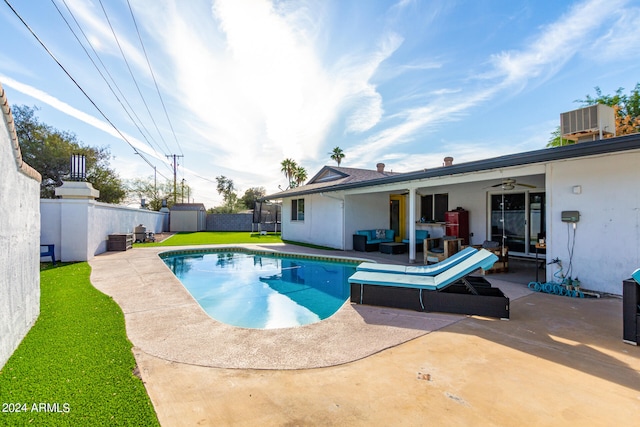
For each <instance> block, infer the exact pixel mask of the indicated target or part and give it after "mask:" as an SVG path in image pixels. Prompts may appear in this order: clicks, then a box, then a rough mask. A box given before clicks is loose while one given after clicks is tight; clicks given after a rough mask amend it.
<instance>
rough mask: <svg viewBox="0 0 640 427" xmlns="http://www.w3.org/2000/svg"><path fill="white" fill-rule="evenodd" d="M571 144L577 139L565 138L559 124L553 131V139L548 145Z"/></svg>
mask: <svg viewBox="0 0 640 427" xmlns="http://www.w3.org/2000/svg"><path fill="white" fill-rule="evenodd" d="M569 144H575V141H572V140H570V139H564V138H563V137H562V135H560V126H558V127H556V130H554V131H553V132H551V139H550V140H549V142H548V143H547V147H561V146H563V145H569Z"/></svg>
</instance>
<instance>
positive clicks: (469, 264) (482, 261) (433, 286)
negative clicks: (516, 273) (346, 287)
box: [349, 249, 498, 293]
mask: <svg viewBox="0 0 640 427" xmlns="http://www.w3.org/2000/svg"><path fill="white" fill-rule="evenodd" d="M497 260H498V257H497V256H496V255H494V254H492V253H491V252H489V251H487V250H486V249H480V250H479V251H477V252H476V253H474V254H472V255H471V256H469V257H468V258H466V259H464V260H462V261H461V262H459V263H457V264H454V265H452V266H450V267H449V268H447V269H445V270H444V271H441V272H440V273H438V274H437V275H435V276H425V275H416V274H399V273H386V272H378V271H356V272H355V273H354V274H353V275H352V276H351V277H349V283H358V284H366V285H379V286H393V287H403V288H416V289H423V290H427V291H438V290H441V289H443V288H445V287H447V286H449V285H451V284H453V283H455V282H457V281H458V280H460V279H463V278H464V277H465V276H468V275H469V274H471V273H473V272H474V271H476V270H478V269H480V268H481V269H483V270H488V269H489V268H491V267H492V266H493V264H494V263H495V262H496V261H497ZM470 291H471V292H472V293H474V291H473V290H472V289H470Z"/></svg>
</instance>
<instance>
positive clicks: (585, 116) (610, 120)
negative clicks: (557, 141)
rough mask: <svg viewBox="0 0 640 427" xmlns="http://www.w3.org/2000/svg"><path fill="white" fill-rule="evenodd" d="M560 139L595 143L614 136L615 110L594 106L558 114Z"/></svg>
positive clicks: (605, 106) (601, 105)
mask: <svg viewBox="0 0 640 427" xmlns="http://www.w3.org/2000/svg"><path fill="white" fill-rule="evenodd" d="M560 130H561V133H562V137H563V138H565V139H570V140H572V141H577V142H583V141H596V140H599V139H604V138H610V137H612V136H615V135H616V120H615V110H614V109H613V108H611V107H609V106H608V105H604V104H596V105H591V106H589V107H585V108H579V109H577V110H573V111H569V112H567V113H562V114H560Z"/></svg>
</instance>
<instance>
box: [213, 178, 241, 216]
mask: <svg viewBox="0 0 640 427" xmlns="http://www.w3.org/2000/svg"><path fill="white" fill-rule="evenodd" d="M216 181H217V182H218V185H217V186H216V189H217V190H218V194H220V195H222V198H223V200H224V205H223V206H220V207H218V208H216V209H215V210H216V212H218V213H235V212H237V211H238V208H239V200H238V194H237V193H236V192H235V190H236V188H235V185H234V184H233V180H231V179H230V178H227V177H226V176H224V175H220V176H217V177H216Z"/></svg>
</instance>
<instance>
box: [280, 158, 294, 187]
mask: <svg viewBox="0 0 640 427" xmlns="http://www.w3.org/2000/svg"><path fill="white" fill-rule="evenodd" d="M297 167H298V164H297V163H296V162H295V161H294V160H292V159H284V160H283V161H282V162H281V163H280V172H282V173H284V176H285V177H286V178H287V188H290V187H295V181H294V174H295V170H296V168H297Z"/></svg>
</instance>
